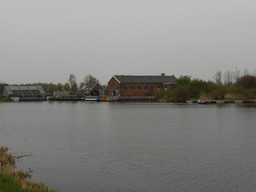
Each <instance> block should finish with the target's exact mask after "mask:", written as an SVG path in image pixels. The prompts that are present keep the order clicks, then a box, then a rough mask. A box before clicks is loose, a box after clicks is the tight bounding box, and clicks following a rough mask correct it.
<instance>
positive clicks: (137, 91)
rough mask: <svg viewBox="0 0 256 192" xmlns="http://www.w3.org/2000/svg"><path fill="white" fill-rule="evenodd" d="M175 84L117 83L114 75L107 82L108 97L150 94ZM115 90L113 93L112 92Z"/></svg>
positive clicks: (172, 86)
mask: <svg viewBox="0 0 256 192" xmlns="http://www.w3.org/2000/svg"><path fill="white" fill-rule="evenodd" d="M174 87H175V85H172V84H166V85H165V84H162V83H119V82H118V81H117V80H116V79H115V78H114V77H112V79H111V80H110V81H109V83H108V90H109V94H108V95H109V97H110V98H111V97H112V96H152V95H153V94H154V92H155V91H157V90H158V89H161V88H167V89H171V88H174ZM113 91H114V92H115V95H112V94H113Z"/></svg>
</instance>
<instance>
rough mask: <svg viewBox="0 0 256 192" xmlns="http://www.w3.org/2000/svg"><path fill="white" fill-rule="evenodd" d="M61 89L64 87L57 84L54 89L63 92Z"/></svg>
mask: <svg viewBox="0 0 256 192" xmlns="http://www.w3.org/2000/svg"><path fill="white" fill-rule="evenodd" d="M63 87H64V86H63V85H62V84H61V83H58V85H57V87H56V89H57V91H63Z"/></svg>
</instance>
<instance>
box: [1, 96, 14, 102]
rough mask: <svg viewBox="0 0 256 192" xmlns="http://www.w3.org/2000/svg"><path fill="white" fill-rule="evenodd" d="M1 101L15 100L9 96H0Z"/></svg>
mask: <svg viewBox="0 0 256 192" xmlns="http://www.w3.org/2000/svg"><path fill="white" fill-rule="evenodd" d="M0 101H3V102H11V101H13V100H12V99H11V98H7V97H4V96H0Z"/></svg>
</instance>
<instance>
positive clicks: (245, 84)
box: [236, 75, 256, 89]
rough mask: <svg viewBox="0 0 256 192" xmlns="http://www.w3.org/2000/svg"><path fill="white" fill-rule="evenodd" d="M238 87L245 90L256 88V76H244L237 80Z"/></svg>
mask: <svg viewBox="0 0 256 192" xmlns="http://www.w3.org/2000/svg"><path fill="white" fill-rule="evenodd" d="M236 85H237V86H238V87H242V88H244V89H251V88H256V76H253V75H244V76H242V77H241V78H240V79H238V80H237V83H236Z"/></svg>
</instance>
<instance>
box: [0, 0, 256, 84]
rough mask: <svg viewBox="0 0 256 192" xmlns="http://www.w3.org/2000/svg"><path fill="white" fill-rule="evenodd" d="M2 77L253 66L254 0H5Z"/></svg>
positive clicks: (19, 79) (53, 78)
mask: <svg viewBox="0 0 256 192" xmlns="http://www.w3.org/2000/svg"><path fill="white" fill-rule="evenodd" d="M0 2H1V3H0V18H1V19H0V62H1V63H0V66H1V69H0V81H4V82H6V83H9V84H13V83H18V84H20V83H36V82H45V83H50V82H52V83H56V84H57V83H58V82H61V83H65V82H67V81H68V77H69V75H70V74H71V73H73V74H75V76H76V78H77V82H78V83H80V82H81V81H83V79H84V77H85V76H86V75H88V74H92V75H93V76H95V77H96V78H97V79H99V81H100V82H101V83H102V84H107V82H108V81H109V80H110V78H111V77H112V76H113V75H122V74H123V75H160V74H161V73H162V72H164V73H165V74H166V75H173V74H174V75H175V76H176V77H179V76H180V75H191V76H192V78H200V79H203V80H213V76H214V74H215V73H216V72H217V71H218V70H221V71H222V73H224V72H226V71H227V70H231V71H235V68H237V69H239V70H241V71H243V70H244V69H248V71H249V72H255V70H256V1H255V0H168V1H163V0H157V1H156V0H155V1H150V0H136V1H135V0H129V1H128V0H127V1H122V0H116V1H114V0H90V1H88V0H43V1H39V0H22V1H21V0H0Z"/></svg>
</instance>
